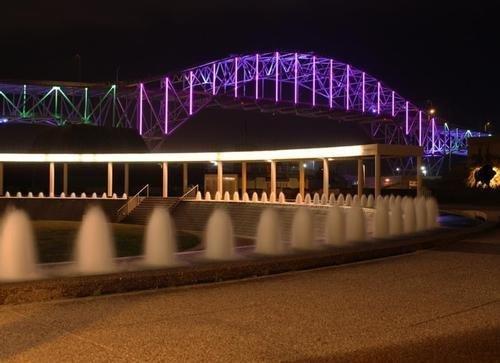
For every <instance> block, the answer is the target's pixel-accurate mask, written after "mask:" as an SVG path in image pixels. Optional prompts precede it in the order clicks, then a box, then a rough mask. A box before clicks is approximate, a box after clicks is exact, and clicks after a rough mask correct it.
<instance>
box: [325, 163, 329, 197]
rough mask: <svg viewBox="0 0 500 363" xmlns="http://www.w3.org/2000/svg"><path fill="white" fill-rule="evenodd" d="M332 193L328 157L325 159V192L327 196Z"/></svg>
mask: <svg viewBox="0 0 500 363" xmlns="http://www.w3.org/2000/svg"><path fill="white" fill-rule="evenodd" d="M329 193H330V168H329V165H328V159H323V194H325V195H326V196H327V197H328V196H329Z"/></svg>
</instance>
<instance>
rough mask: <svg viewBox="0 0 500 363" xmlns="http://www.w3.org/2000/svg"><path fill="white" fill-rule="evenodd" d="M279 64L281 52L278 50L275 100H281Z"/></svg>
mask: <svg viewBox="0 0 500 363" xmlns="http://www.w3.org/2000/svg"><path fill="white" fill-rule="evenodd" d="M279 65H280V54H279V53H278V52H276V66H275V70H274V71H275V77H276V78H275V95H274V101H275V102H278V101H279Z"/></svg>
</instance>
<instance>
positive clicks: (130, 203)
mask: <svg viewBox="0 0 500 363" xmlns="http://www.w3.org/2000/svg"><path fill="white" fill-rule="evenodd" d="M144 190H146V198H147V197H149V184H146V185H145V186H143V187H142V188H141V190H139V191H138V192H137V193H136V194H135V195H134V196H133V197H132V198H130V199H129V200H127V202H126V203H125V204H124V205H122V206H121V207H120V209H118V211H117V212H116V214H117V215H118V218H120V217H125V216H128V215H129V214H130V212H132V211H133V210H134V208H135V207H137V206H138V205H139V204H141V202H142V201H143V200H144V197H142V199H141V194H142V192H144Z"/></svg>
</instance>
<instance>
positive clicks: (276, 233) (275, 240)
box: [255, 208, 285, 255]
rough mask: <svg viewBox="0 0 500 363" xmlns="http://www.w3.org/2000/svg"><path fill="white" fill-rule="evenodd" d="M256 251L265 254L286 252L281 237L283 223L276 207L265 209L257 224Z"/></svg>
mask: <svg viewBox="0 0 500 363" xmlns="http://www.w3.org/2000/svg"><path fill="white" fill-rule="evenodd" d="M255 252H256V253H260V254H264V255H279V254H283V253H284V252H285V246H284V244H283V241H282V239H281V223H280V218H279V215H278V212H277V211H276V210H275V209H272V208H268V209H265V210H264V211H263V212H262V213H261V215H260V218H259V224H258V225H257V237H256V242H255Z"/></svg>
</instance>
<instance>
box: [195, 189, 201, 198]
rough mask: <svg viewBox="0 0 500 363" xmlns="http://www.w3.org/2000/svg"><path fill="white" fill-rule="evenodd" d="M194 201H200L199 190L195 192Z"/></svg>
mask: <svg viewBox="0 0 500 363" xmlns="http://www.w3.org/2000/svg"><path fill="white" fill-rule="evenodd" d="M195 200H202V197H201V192H200V191H199V190H198V191H197V192H196V197H195Z"/></svg>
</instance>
